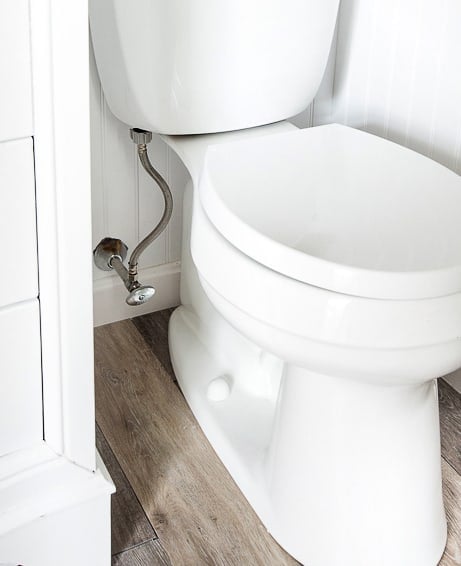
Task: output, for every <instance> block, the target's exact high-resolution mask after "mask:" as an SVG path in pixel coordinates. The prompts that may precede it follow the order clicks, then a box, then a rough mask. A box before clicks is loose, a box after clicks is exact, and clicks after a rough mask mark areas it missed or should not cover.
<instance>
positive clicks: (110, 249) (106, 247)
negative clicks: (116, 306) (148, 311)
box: [93, 238, 155, 306]
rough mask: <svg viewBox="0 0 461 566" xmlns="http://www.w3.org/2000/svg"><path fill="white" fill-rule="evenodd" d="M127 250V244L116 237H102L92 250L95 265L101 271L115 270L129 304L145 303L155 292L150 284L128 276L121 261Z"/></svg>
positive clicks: (123, 259)
mask: <svg viewBox="0 0 461 566" xmlns="http://www.w3.org/2000/svg"><path fill="white" fill-rule="evenodd" d="M127 252H128V246H127V245H126V244H125V243H124V242H122V240H119V239H118V238H103V239H102V240H101V241H100V242H99V244H98V245H97V246H96V248H95V249H94V251H93V258H94V263H95V265H96V267H98V268H99V269H102V270H103V271H112V270H113V269H115V271H116V272H117V273H118V275H119V276H120V278H121V279H122V281H123V283H124V285H125V287H126V288H127V290H128V296H127V298H126V299H125V301H126V303H127V304H128V305H130V306H137V305H142V304H144V303H146V302H147V301H148V300H149V299H150V298H151V297H152V296H153V295H154V293H155V289H154V288H153V287H152V286H151V285H141V283H139V281H138V280H137V279H133V278H131V277H130V274H129V271H128V269H127V268H126V267H125V265H124V264H123V262H124V261H125V258H126V255H127Z"/></svg>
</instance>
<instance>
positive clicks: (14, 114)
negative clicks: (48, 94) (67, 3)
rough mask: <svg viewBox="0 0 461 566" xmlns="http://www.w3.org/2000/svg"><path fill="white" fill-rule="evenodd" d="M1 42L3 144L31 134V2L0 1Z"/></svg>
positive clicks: (0, 130)
mask: <svg viewBox="0 0 461 566" xmlns="http://www.w3.org/2000/svg"><path fill="white" fill-rule="evenodd" d="M34 1H36V0H34ZM0 38H1V46H0V47H1V48H0V80H1V88H0V141H2V140H8V139H14V138H24V137H27V136H30V135H31V134H32V86H31V58H30V27H29V2H28V0H0Z"/></svg>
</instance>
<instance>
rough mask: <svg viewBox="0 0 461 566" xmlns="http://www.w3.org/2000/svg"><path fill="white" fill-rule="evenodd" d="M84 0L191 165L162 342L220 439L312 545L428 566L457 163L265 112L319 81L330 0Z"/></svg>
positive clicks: (131, 91) (452, 292)
mask: <svg viewBox="0 0 461 566" xmlns="http://www.w3.org/2000/svg"><path fill="white" fill-rule="evenodd" d="M90 8H91V27H92V35H93V42H94V47H95V53H96V59H97V64H98V69H99V72H100V76H101V80H102V83H103V87H104V89H105V93H106V97H107V99H108V102H109V105H110V107H111V108H112V110H113V112H114V113H115V114H116V115H117V116H118V117H119V118H120V119H122V120H123V121H125V122H126V123H127V124H129V125H130V126H135V127H141V128H145V129H150V130H153V131H156V132H159V133H162V134H165V135H164V139H165V141H166V142H167V143H168V144H169V145H170V146H171V147H172V148H173V149H174V150H175V151H176V152H177V153H178V155H179V156H180V157H181V158H182V160H183V162H184V164H185V165H186V167H187V168H188V170H189V172H190V174H191V182H190V183H189V186H188V188H187V190H186V195H185V205H184V210H185V215H184V234H183V257H182V280H181V303H182V306H181V307H179V308H178V309H177V310H176V311H175V313H174V314H173V317H172V320H171V325H170V348H171V355H172V360H173V365H174V368H175V372H176V375H177V377H178V381H179V383H180V385H181V388H182V390H183V392H184V394H185V396H186V399H187V400H188V402H189V405H190V406H191V408H192V410H193V411H194V413H195V415H196V417H197V419H198V421H199V423H200V425H201V426H202V428H203V430H204V431H205V433H206V435H207V437H208V438H209V440H210V441H211V443H212V445H213V447H214V448H215V450H216V452H217V453H218V455H219V456H220V457H221V459H222V460H223V462H224V463H225V465H226V466H227V468H228V469H229V471H230V473H231V474H232V476H233V478H234V479H235V481H236V482H237V484H238V485H239V486H240V488H241V490H242V491H243V493H244V494H245V496H246V497H247V499H248V500H249V502H250V503H251V505H252V506H253V508H254V509H255V510H256V512H257V513H258V515H259V516H260V518H261V520H262V521H263V523H264V524H265V525H266V527H267V528H268V530H269V532H270V533H271V534H272V535H273V536H274V538H275V539H276V540H277V541H278V542H279V543H280V544H281V545H282V546H283V547H284V548H285V549H286V550H287V551H288V552H289V553H291V554H292V555H293V556H294V557H295V558H297V559H298V560H300V561H301V562H302V563H303V564H305V565H307V566H436V564H437V563H438V561H439V559H440V557H441V555H442V553H443V549H444V545H445V539H446V523H445V517H444V510H443V502H442V489H441V472H440V442H439V425H438V405H437V385H436V381H435V380H434V378H436V377H438V376H440V375H443V374H445V373H448V372H450V371H453V370H454V369H456V368H458V367H459V366H461V238H460V236H459V233H460V230H459V211H460V210H461V180H460V178H459V177H458V176H457V175H455V174H454V173H452V172H451V171H449V170H448V169H446V168H444V167H442V166H440V165H438V164H436V163H435V162H432V161H431V160H429V159H427V158H425V157H423V156H421V155H419V154H417V153H415V152H412V151H410V150H408V149H406V148H403V147H400V146H398V145H396V144H393V143H391V142H388V141H386V140H382V139H380V138H377V137H375V136H372V135H369V134H366V133H364V132H360V131H357V130H353V129H351V128H347V127H345V126H341V125H334V124H333V125H328V126H321V127H317V128H311V129H306V130H298V129H297V128H295V127H294V126H292V125H291V124H289V123H288V122H279V123H276V124H273V123H272V122H275V121H277V120H283V119H285V118H287V117H289V116H291V115H293V114H295V113H297V112H299V111H300V110H301V109H302V108H303V107H305V106H307V105H308V104H309V103H310V101H311V100H312V97H313V96H314V94H315V91H316V89H317V87H318V84H319V81H320V79H321V75H322V72H323V69H324V66H325V62H326V58H327V55H328V49H329V44H330V41H331V37H332V33H333V29H334V24H335V17H336V11H337V0H331V1H326V0H322V2H314V1H313V0H290V1H289V2H287V1H286V0H266V1H264V2H263V1H262V0H254V1H253V2H251V3H248V2H245V1H244V0H233V2H225V1H224V0H197V2H194V3H189V2H187V3H184V2H181V1H180V0H168V1H167V0H143V1H142V2H140V3H137V4H133V3H127V2H126V1H125V0H94V2H92V3H90ZM262 124H270V125H266V126H264V125H262ZM258 125H259V127H254V128H252V129H242V128H250V127H251V126H258ZM231 129H234V130H239V131H234V132H227V133H212V134H210V133H209V132H219V131H225V130H231ZM197 133H204V134H208V135H198V136H184V135H174V134H197ZM172 134H173V135H172ZM154 159H155V158H154Z"/></svg>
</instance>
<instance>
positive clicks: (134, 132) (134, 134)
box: [127, 128, 173, 287]
mask: <svg viewBox="0 0 461 566" xmlns="http://www.w3.org/2000/svg"><path fill="white" fill-rule="evenodd" d="M130 136H131V139H132V140H133V142H134V143H135V144H137V146H138V157H139V161H140V162H141V164H142V166H143V167H144V169H145V171H146V172H147V174H148V175H150V176H151V177H152V179H153V180H154V181H155V182H156V183H157V185H158V186H159V188H160V190H161V191H162V196H163V200H164V211H163V215H162V218H161V219H160V221H159V222H158V224H157V226H155V228H154V229H153V230H152V232H150V233H149V234H147V236H146V237H145V238H144V239H143V240H141V241H140V242H139V244H138V245H137V246H136V247H135V249H134V250H133V252H132V253H131V256H130V259H129V261H128V285H131V284H133V283H134V282H136V280H137V277H138V260H139V257H140V255H141V254H142V253H143V251H144V250H145V249H146V248H147V246H149V245H150V244H151V243H152V242H153V241H154V240H156V239H157V238H158V237H159V236H160V234H161V233H162V232H163V231H164V230H165V228H166V227H167V225H168V222H169V221H170V218H171V214H172V212H173V196H172V194H171V191H170V188H169V187H168V184H167V182H166V181H165V179H164V178H163V177H162V176H161V175H160V173H159V172H158V171H157V170H156V169H155V168H154V167H153V166H152V163H151V162H150V160H149V156H148V154H147V144H148V143H149V142H150V141H151V140H152V132H148V131H146V130H140V129H139V128H132V129H131V130H130ZM128 285H127V287H128Z"/></svg>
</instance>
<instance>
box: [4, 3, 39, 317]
mask: <svg viewBox="0 0 461 566" xmlns="http://www.w3.org/2000/svg"><path fill="white" fill-rule="evenodd" d="M0 1H1V0H0ZM0 91H1V89H0ZM34 183H35V181H34V155H33V143H32V138H28V139H24V140H16V141H11V142H3V143H0V216H1V221H0V249H1V250H2V263H3V268H2V277H0V307H2V306H4V305H11V304H13V303H17V302H19V301H25V300H26V299H32V298H34V297H37V295H38V274H37V237H36V222H35V184H34Z"/></svg>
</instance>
